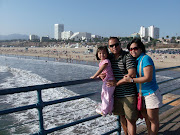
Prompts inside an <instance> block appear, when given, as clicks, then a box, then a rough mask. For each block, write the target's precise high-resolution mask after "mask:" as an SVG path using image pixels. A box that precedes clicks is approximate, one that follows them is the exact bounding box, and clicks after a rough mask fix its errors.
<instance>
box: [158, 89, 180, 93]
mask: <svg viewBox="0 0 180 135" xmlns="http://www.w3.org/2000/svg"><path fill="white" fill-rule="evenodd" d="M178 89H180V88H176V89H173V90H170V91H167V92H165V93H163V94H161V95H165V94H168V93H170V92H173V91H176V90H178Z"/></svg>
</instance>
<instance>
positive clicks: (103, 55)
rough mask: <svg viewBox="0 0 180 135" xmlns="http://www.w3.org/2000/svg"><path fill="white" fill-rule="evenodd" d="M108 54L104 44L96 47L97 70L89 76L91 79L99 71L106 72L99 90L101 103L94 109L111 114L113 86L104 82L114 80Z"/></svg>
mask: <svg viewBox="0 0 180 135" xmlns="http://www.w3.org/2000/svg"><path fill="white" fill-rule="evenodd" d="M108 56H109V52H108V49H107V47H106V46H100V47H98V49H97V52H96V58H97V60H100V63H99V70H98V71H97V72H96V73H95V74H94V75H93V76H91V77H90V78H92V79H93V78H96V77H98V76H99V75H100V74H101V73H104V74H106V77H105V78H104V79H103V85H102V92H101V100H102V104H101V106H100V109H99V108H97V109H96V112H97V113H99V114H101V115H107V114H111V113H112V110H113V103H114V98H113V94H114V89H115V87H114V86H113V87H107V86H106V82H107V81H108V80H114V76H113V71H112V68H111V63H110V60H109V59H108Z"/></svg>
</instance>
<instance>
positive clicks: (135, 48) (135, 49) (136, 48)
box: [129, 47, 139, 51]
mask: <svg viewBox="0 0 180 135" xmlns="http://www.w3.org/2000/svg"><path fill="white" fill-rule="evenodd" d="M138 49H139V48H138V47H134V48H130V49H129V51H132V50H134V51H137V50H138Z"/></svg>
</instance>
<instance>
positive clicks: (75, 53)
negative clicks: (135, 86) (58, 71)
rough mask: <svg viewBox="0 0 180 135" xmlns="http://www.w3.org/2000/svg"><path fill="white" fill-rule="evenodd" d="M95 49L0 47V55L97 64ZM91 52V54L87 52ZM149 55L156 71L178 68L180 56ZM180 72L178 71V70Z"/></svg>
mask: <svg viewBox="0 0 180 135" xmlns="http://www.w3.org/2000/svg"><path fill="white" fill-rule="evenodd" d="M96 49H97V48H96V47H93V48H86V47H81V48H59V47H52V48H50V47H48V48H43V47H39V48H38V47H37V48H26V47H12V48H10V47H0V54H1V55H15V56H34V57H37V58H39V57H47V58H54V59H56V61H61V60H62V59H64V60H66V61H69V62H71V61H85V62H94V63H98V61H97V60H96V57H95V54H96ZM89 50H91V52H89ZM147 55H149V56H150V57H151V58H152V60H153V62H154V64H155V67H156V69H159V68H168V67H174V66H180V54H151V53H147ZM178 70H180V69H178Z"/></svg>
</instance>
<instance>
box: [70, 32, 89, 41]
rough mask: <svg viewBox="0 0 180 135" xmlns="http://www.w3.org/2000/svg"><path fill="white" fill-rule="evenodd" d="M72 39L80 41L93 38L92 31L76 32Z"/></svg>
mask: <svg viewBox="0 0 180 135" xmlns="http://www.w3.org/2000/svg"><path fill="white" fill-rule="evenodd" d="M70 39H71V40H74V41H79V40H84V39H91V33H87V32H76V33H74V34H73V35H72V36H71V37H70Z"/></svg>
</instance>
